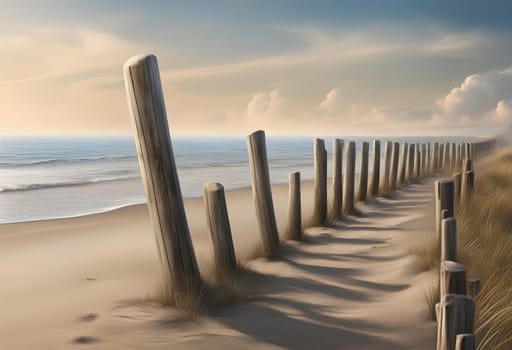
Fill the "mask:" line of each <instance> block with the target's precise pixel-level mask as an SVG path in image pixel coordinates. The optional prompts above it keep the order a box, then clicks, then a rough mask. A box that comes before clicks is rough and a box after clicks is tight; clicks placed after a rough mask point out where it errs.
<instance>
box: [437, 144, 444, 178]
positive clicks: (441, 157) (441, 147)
mask: <svg viewBox="0 0 512 350" xmlns="http://www.w3.org/2000/svg"><path fill="white" fill-rule="evenodd" d="M437 168H438V169H439V170H441V171H444V143H440V144H439V164H438V165H437Z"/></svg>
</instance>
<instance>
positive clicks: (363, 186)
mask: <svg viewBox="0 0 512 350" xmlns="http://www.w3.org/2000/svg"><path fill="white" fill-rule="evenodd" d="M369 147H370V144H369V143H368V142H363V144H362V147H361V172H360V173H359V193H358V195H359V200H360V201H361V202H365V201H366V199H367V195H366V191H367V188H368V150H369Z"/></svg>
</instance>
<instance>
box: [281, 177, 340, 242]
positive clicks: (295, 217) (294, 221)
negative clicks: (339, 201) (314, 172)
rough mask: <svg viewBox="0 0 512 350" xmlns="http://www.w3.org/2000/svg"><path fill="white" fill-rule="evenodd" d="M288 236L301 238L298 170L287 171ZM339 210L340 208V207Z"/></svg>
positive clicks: (295, 238) (294, 238)
mask: <svg viewBox="0 0 512 350" xmlns="http://www.w3.org/2000/svg"><path fill="white" fill-rule="evenodd" d="M288 178H289V191H288V232H287V233H288V234H287V236H288V238H289V239H293V240H296V241H301V240H302V208H301V199H300V172H298V171H295V172H293V173H289V175H288ZM340 211H341V209H340Z"/></svg>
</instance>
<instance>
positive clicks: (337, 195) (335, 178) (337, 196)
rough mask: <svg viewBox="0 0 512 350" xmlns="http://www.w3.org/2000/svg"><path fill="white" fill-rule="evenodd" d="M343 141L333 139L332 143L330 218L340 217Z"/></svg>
mask: <svg viewBox="0 0 512 350" xmlns="http://www.w3.org/2000/svg"><path fill="white" fill-rule="evenodd" d="M343 145H344V142H343V140H340V139H334V140H333V142H332V191H333V196H332V198H333V199H332V216H333V217H334V218H335V219H336V218H338V217H339V216H341V210H342V203H343V175H342V167H343Z"/></svg>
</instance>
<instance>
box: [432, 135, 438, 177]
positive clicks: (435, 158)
mask: <svg viewBox="0 0 512 350" xmlns="http://www.w3.org/2000/svg"><path fill="white" fill-rule="evenodd" d="M438 171H439V143H438V142H436V143H434V151H433V152H432V173H433V174H436V173H437V172H438Z"/></svg>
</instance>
